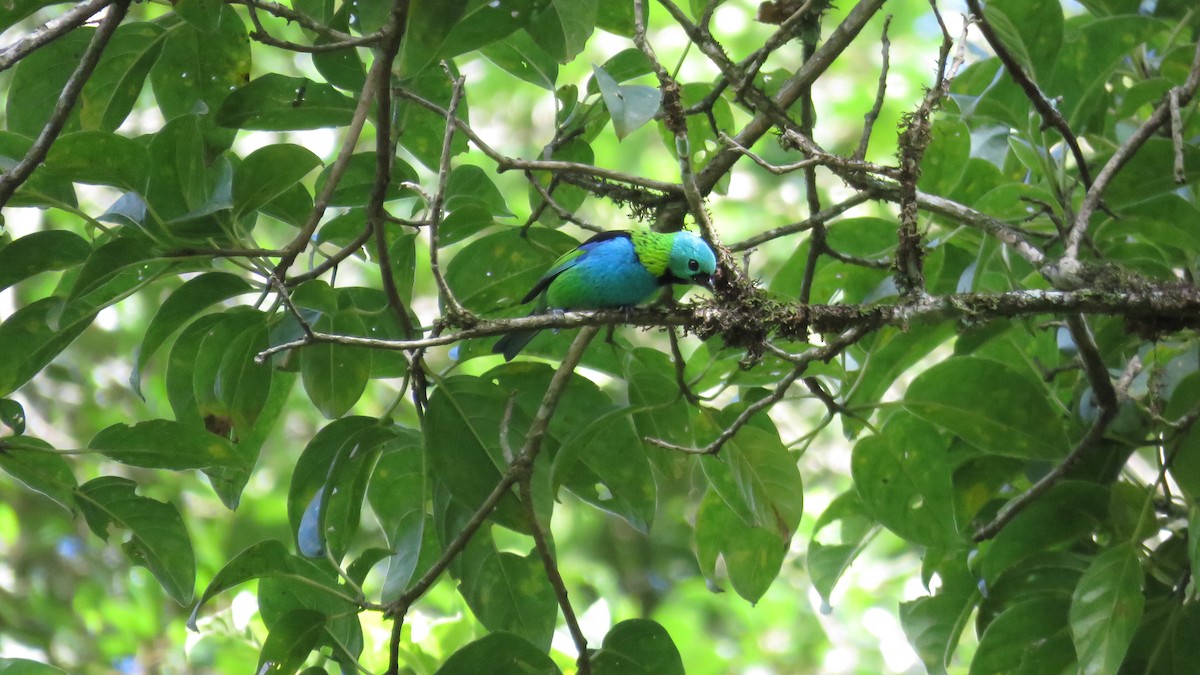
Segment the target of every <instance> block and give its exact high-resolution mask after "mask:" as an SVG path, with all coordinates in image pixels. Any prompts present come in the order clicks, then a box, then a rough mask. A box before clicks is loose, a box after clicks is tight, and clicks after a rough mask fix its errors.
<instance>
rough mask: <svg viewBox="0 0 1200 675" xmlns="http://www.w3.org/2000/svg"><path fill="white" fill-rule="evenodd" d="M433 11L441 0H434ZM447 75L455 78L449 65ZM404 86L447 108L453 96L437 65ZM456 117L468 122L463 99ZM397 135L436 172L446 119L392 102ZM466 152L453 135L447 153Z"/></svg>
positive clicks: (464, 143)
mask: <svg viewBox="0 0 1200 675" xmlns="http://www.w3.org/2000/svg"><path fill="white" fill-rule="evenodd" d="M434 2H435V3H436V5H437V8H438V9H437V10H436V11H439V12H441V11H446V10H444V9H442V8H443V7H444V6H445V3H441V2H437V0H434ZM450 75H451V76H452V77H458V75H459V73H458V69H457V68H455V67H454V64H453V63H451V64H450ZM404 88H405V89H407V90H408V91H409V92H411V93H413V94H416V95H417V96H420V97H421V98H423V99H425V100H426V101H430V102H431V103H435V104H437V105H438V106H439V107H441V108H442V109H443V110H445V109H447V108H449V106H450V99H451V97H452V96H453V86H452V85H451V83H450V78H449V77H447V76H446V73H444V72H442V70H441V69H440V68H427V69H425V70H424V71H422V72H421V73H420V74H419V75H416V76H415V77H413V78H411V79H409V80H407V81H406V82H405V83H404ZM457 117H458V119H460V120H462V121H463V122H464V123H468V124H469V123H470V106H468V101H467V99H466V98H463V99H462V100H461V101H460V102H459V104H458V113H457ZM396 120H397V124H396V127H397V136H398V140H399V142H400V145H401V147H403V148H404V149H405V150H408V151H409V152H411V153H412V155H413V156H414V157H416V158H417V160H418V161H419V162H421V163H422V164H424V165H425V167H426V168H428V169H430V170H431V171H437V170H438V166H439V165H440V163H441V160H442V142H443V141H444V140H445V136H446V118H445V116H443V115H439V114H437V113H435V112H433V111H432V110H428V109H426V108H425V107H423V106H421V105H419V104H416V103H413V102H411V101H405V100H403V99H401V100H399V101H397V103H396ZM466 151H467V139H466V137H465V136H464V135H463V134H454V138H453V139H452V141H451V143H450V154H451V156H454V155H459V154H462V153H464V152H466Z"/></svg>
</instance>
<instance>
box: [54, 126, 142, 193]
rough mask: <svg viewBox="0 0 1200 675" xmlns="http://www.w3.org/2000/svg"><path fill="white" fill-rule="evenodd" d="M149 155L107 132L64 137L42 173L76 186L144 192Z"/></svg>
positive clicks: (55, 146) (133, 142)
mask: <svg viewBox="0 0 1200 675" xmlns="http://www.w3.org/2000/svg"><path fill="white" fill-rule="evenodd" d="M149 168H150V154H149V153H148V152H147V151H146V147H145V146H144V145H142V144H141V143H138V142H137V141H134V140H131V139H129V138H126V137H124V136H120V135H118V134H114V133H110V132H107V131H78V132H75V133H73V134H63V135H62V136H61V137H60V138H59V139H58V140H57V141H56V142H55V143H54V145H53V146H51V148H50V152H49V154H48V155H46V165H45V167H44V169H43V171H47V172H49V173H50V174H52V175H54V176H56V177H59V178H61V179H63V180H69V181H73V182H76V183H90V184H92V185H111V186H113V187H116V188H120V189H122V190H130V191H134V192H144V191H145V190H146V182H147V180H148V178H149Z"/></svg>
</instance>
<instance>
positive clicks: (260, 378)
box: [213, 317, 271, 468]
mask: <svg viewBox="0 0 1200 675" xmlns="http://www.w3.org/2000/svg"><path fill="white" fill-rule="evenodd" d="M261 318H262V319H264V320H262V321H254V322H252V323H251V325H250V326H248V327H247V328H245V329H243V330H242V331H241V332H240V333H238V334H237V336H236V337H234V338H233V340H231V341H230V342H229V344H228V346H227V347H226V351H225V355H224V356H222V357H221V363H220V366H219V367H218V369H217V375H216V381H215V382H214V384H213V389H214V391H215V392H216V394H217V400H218V401H220V403H221V406H222V408H223V410H226V411H228V413H229V416H230V418H231V419H232V421H233V426H234V428H235V429H237V430H239V432H240V433H246V432H248V431H249V430H250V429H252V428H253V427H254V424H255V422H257V421H258V416H259V414H260V413H262V410H263V407H264V406H265V405H266V403H267V397H268V396H269V395H270V392H271V366H270V364H267V363H259V362H258V361H257V360H256V357H257V356H258V354H259V353H260V352H262V351H263V350H264V349H266V348H267V346H268V332H267V325H266V322H265V318H266V317H261ZM240 433H239V435H240ZM247 468H249V467H247Z"/></svg>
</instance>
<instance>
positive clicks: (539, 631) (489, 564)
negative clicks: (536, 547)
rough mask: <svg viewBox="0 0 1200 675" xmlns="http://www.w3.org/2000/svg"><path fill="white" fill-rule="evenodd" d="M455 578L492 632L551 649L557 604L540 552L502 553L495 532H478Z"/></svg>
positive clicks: (463, 554)
mask: <svg viewBox="0 0 1200 675" xmlns="http://www.w3.org/2000/svg"><path fill="white" fill-rule="evenodd" d="M455 574H456V576H458V579H459V593H461V594H462V597H463V599H464V600H466V601H467V605H468V606H470V608H471V612H472V613H473V614H475V617H476V618H478V619H479V622H480V623H482V624H483V625H484V626H485V627H486V628H487V629H488V630H490V631H493V632H496V631H508V632H510V633H516V634H517V635H520V636H521V637H523V638H525V639H526V640H529V641H530V642H531V643H533V644H534V645H536V646H538V647H540V648H541V649H543V650H546V649H549V647H550V638H551V636H552V635H553V633H554V623H555V619H557V617H558V603H557V601H556V600H555V596H554V589H553V588H551V586H550V582H549V581H548V580H547V579H546V571H545V569H544V568H543V567H542V562H541V559H540V557H539V556H538V554H537V552H534V553H531V554H530V555H528V556H521V555H517V554H516V553H512V552H509V551H501V550H499V548H498V547H497V546H496V542H495V540H494V539H493V538H492V536H491V534H490V533H488V532H478V533H476V535H475V536H474V537H472V538H471V541H470V542H469V543H468V544H467V547H466V549H465V550H463V553H462V560H461V563H460V565H459V566H458V567H457V571H456V572H455Z"/></svg>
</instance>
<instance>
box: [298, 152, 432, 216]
mask: <svg viewBox="0 0 1200 675" xmlns="http://www.w3.org/2000/svg"><path fill="white" fill-rule="evenodd" d="M375 157H376V155H375V153H374V152H357V153H355V154H353V155H350V162H349V163H348V164H347V165H346V170H345V171H343V172H342V179H341V180H340V181H339V182H338V184H337V187H336V188H334V190H333V196H332V197H331V198H330V200H329V205H330V206H360V207H361V206H366V204H367V202H368V201H369V200H370V198H371V190H372V189H374V187H375V172H376V170H377V166H376V165H377V162H376V159H375ZM332 170H333V165H332V164H331V165H329V166H327V167H325V170H324V171H322V172H321V174H320V175H319V176H317V184H316V187H315V191H316V193H317V194H321V192H322V191H323V190H324V189H325V182H326V181H327V180H328V179H329V173H330V171H332ZM403 181H410V182H414V183H415V182H417V172H416V170H415V169H413V168H412V167H411V166H409V165H408V164H407V163H406V162H405V161H404V160H402V159H400V158H399V157H396V158H394V159H393V160H392V180H391V182H390V183H388V186H387V191H386V192H385V193H384V201H385V202H387V201H392V200H395V199H403V198H404V197H411V196H413V194H414V193H413V192H412V190H409V189H407V188H402V187H400V183H401V182H403Z"/></svg>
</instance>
